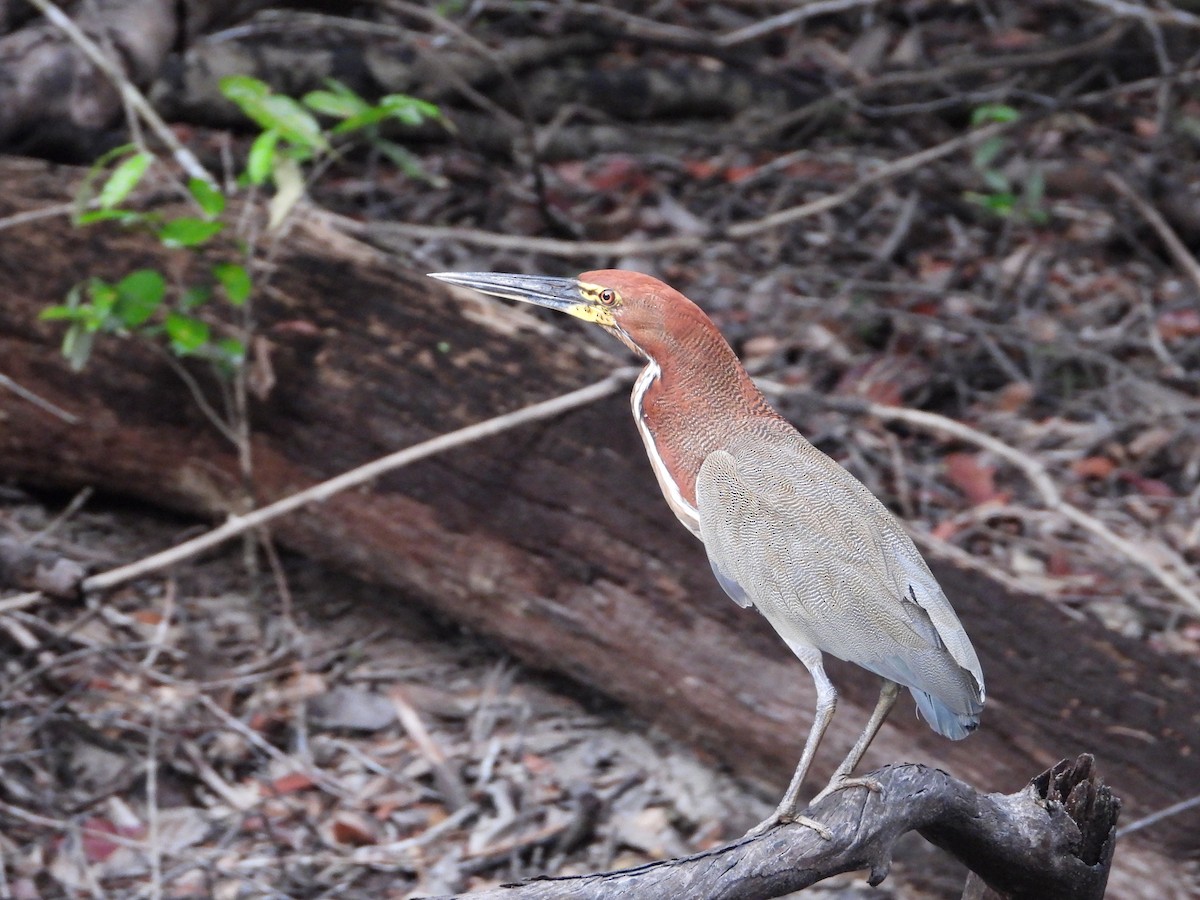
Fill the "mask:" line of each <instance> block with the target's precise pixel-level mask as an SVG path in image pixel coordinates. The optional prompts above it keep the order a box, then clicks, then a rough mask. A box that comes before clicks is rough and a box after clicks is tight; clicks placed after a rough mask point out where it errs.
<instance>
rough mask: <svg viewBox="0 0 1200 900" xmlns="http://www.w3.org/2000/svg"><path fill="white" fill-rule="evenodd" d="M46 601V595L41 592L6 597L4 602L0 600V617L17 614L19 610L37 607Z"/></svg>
mask: <svg viewBox="0 0 1200 900" xmlns="http://www.w3.org/2000/svg"><path fill="white" fill-rule="evenodd" d="M44 599H46V595H45V594H43V593H42V592H41V591H26V592H25V593H24V594H13V595H12V596H11V597H5V598H4V599H3V600H0V616H2V615H4V614H5V613H10V612H15V611H16V610H18V609H26V608H28V607H30V606H35V605H36V604H38V603H41V602H42V601H43V600H44Z"/></svg>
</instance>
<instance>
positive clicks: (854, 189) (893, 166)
mask: <svg viewBox="0 0 1200 900" xmlns="http://www.w3.org/2000/svg"><path fill="white" fill-rule="evenodd" d="M1019 122H1020V120H1016V121H1013V122H994V123H993V124H991V125H987V126H985V127H983V128H977V129H975V130H974V131H971V132H969V133H967V134H964V135H961V136H960V137H956V138H951V139H950V140H948V141H943V142H942V143H940V144H936V145H934V146H933V147H927V148H925V149H924V150H918V151H917V152H916V153H912V154H910V155H908V156H904V157H901V158H900V159H896V160H892V161H891V162H887V163H884V164H883V165H881V166H880V167H879V168H878V169H876V170H875V171H874V172H871V173H870V174H869V175H865V176H863V177H862V178H860V179H859V180H858V181H856V182H854V183H853V184H851V185H848V186H847V187H845V188H843V189H842V190H840V191H837V192H836V193H833V194H828V195H826V196H824V197H820V198H818V199H816V200H811V201H809V202H808V203H801V204H800V205H799V206H791V207H788V208H787V209H781V210H779V211H778V212H775V213H771V214H770V215H767V216H763V217H762V218H760V219H753V220H750V221H747V222H737V223H735V224H733V225H730V226H729V227H728V228H726V229H725V230H723V231H721V232H720V233H717V234H712V235H700V234H684V235H674V236H671V237H662V238H631V239H627V240H620V241H564V240H558V239H555V238H539V237H530V236H527V235H512V234H497V233H495V232H491V231H483V230H481V229H478V228H457V227H454V226H445V225H414V224H410V223H406V222H380V223H374V224H370V225H364V224H363V223H361V222H355V221H354V220H352V219H349V218H347V217H344V216H338V215H336V214H333V213H329V212H324V211H322V212H319V213H315V215H316V217H317V218H318V219H323V220H325V221H326V222H328V223H329V224H330V225H331V226H333V227H336V228H337V229H339V230H341V231H344V232H346V233H348V234H364V233H365V234H377V235H396V236H399V237H404V238H418V239H421V240H436V239H443V240H455V241H461V242H462V243H466V244H473V245H475V246H483V247H494V248H497V249H502V250H521V251H526V252H529V253H545V254H548V255H551V256H557V257H560V258H566V259H570V258H575V257H586V258H591V257H596V256H617V257H619V256H627V255H630V254H637V255H639V256H654V255H662V254H667V253H674V252H677V251H680V250H692V249H696V248H698V247H700V246H702V245H703V244H704V243H705V242H706V241H711V240H722V239H724V240H733V241H741V240H746V239H749V238H753V237H757V236H758V235H760V234H761V233H762V232H764V231H769V230H770V229H772V228H778V227H780V226H781V225H791V224H792V223H793V222H798V221H799V220H801V219H807V218H810V217H812V216H815V215H818V214H820V213H823V212H829V211H830V210H832V209H836V208H837V207H839V206H842V205H843V204H845V203H848V202H850V201H851V200H853V199H854V198H855V197H857V196H858V195H859V194H860V193H861V192H862V191H864V190H866V189H867V188H869V187H873V186H875V185H878V184H879V183H881V182H884V181H887V180H889V179H891V178H895V177H897V176H899V175H905V174H907V173H909V172H912V171H915V170H916V169H919V168H921V166H924V165H926V164H928V163H931V162H933V161H934V160H938V159H941V158H942V157H944V156H949V155H951V154H952V153H957V152H958V151H960V150H965V149H968V148H970V147H974V146H975V145H976V144H979V143H981V142H983V141H986V140H987V139H988V138H991V137H994V136H996V135H998V134H1002V133H1004V132H1006V131H1009V130H1011V129H1012V128H1014V127H1016V126H1017V125H1018V124H1019Z"/></svg>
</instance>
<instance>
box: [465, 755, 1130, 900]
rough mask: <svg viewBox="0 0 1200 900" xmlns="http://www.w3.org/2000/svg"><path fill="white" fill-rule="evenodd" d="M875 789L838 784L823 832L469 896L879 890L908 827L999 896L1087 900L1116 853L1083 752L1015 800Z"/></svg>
mask: <svg viewBox="0 0 1200 900" xmlns="http://www.w3.org/2000/svg"><path fill="white" fill-rule="evenodd" d="M870 777H871V778H872V779H874V780H876V781H878V783H879V785H880V786H881V788H882V791H880V792H879V793H875V792H872V791H864V790H860V789H849V790H845V791H841V792H839V793H836V794H832V795H831V796H829V797H826V798H825V799H824V800H823V801H821V802H820V803H818V804H817V805H816V806H813V807H811V808H810V809H808V810H807V812H806V814H807V815H809V816H812V817H813V818H815V819H817V820H818V821H821V822H823V823H825V824H826V825H827V826H828V827H829V829H830V830H831V831H832V832H833V834H834V837H833V840H831V841H825V840H823V839H822V838H821V837H820V836H819V835H818V834H817V833H816V832H815V831H813V830H812V829H811V828H807V827H805V826H802V825H786V826H780V827H777V828H774V829H772V830H771V831H768V832H767V833H766V834H763V835H760V836H758V837H755V838H748V839H747V838H743V839H742V840H740V841H735V842H734V843H732V844H726V845H725V846H723V847H719V848H717V849H715V850H711V851H707V852H705V853H698V854H695V855H694V856H687V857H683V858H680V859H672V860H667V861H664V862H656V863H650V864H649V865H645V866H639V867H636V868H633V869H626V870H624V871H618V872H602V873H597V874H592V875H581V876H572V877H566V878H545V879H536V880H532V881H527V882H522V883H520V884H508V885H502V886H501V887H498V888H493V889H491V890H487V891H480V892H478V893H473V894H471V895H470V896H471V897H472V898H477V900H542V898H546V900H549V898H556V900H561V898H571V900H607V898H616V897H634V896H635V897H638V898H641V900H655V898H664V900H666V898H675V897H713V898H718V897H736V898H738V900H766V898H770V897H779V896H782V895H784V894H789V893H791V892H793V891H798V890H801V889H803V888H805V887H808V886H809V885H812V884H815V883H817V882H818V881H821V880H823V879H825V878H829V877H830V876H832V875H836V874H839V873H841V872H852V871H855V870H859V869H868V870H869V871H870V873H871V874H870V879H869V880H870V883H871V884H872V885H878V884H880V883H881V882H882V881H883V880H884V878H886V877H887V874H888V870H889V869H890V867H891V859H892V847H893V846H894V845H895V843H896V840H897V839H898V838H899V837H900V836H901V835H903V834H905V833H907V832H909V831H918V832H920V833H921V834H922V835H924V836H925V837H926V838H928V839H929V840H930V841H932V842H933V843H935V844H937V845H938V846H939V847H942V848H943V849H945V850H946V851H948V852H949V853H951V854H952V855H954V856H955V857H957V858H958V859H959V860H960V861H961V862H963V863H965V864H966V865H967V866H968V867H969V868H970V869H971V870H972V871H973V872H976V873H977V874H978V875H980V876H981V877H982V878H983V880H984V881H985V882H986V883H987V884H988V885H989V886H991V887H992V888H993V889H994V890H996V891H998V892H999V893H1000V894H1001V895H1002V896H1004V897H1006V898H1010V900H1034V898H1045V897H1055V898H1058V900H1099V898H1102V897H1103V896H1104V890H1105V886H1106V884H1107V882H1108V869H1109V866H1110V865H1111V863H1112V856H1113V850H1114V849H1115V847H1116V822H1117V816H1118V814H1119V813H1120V809H1121V803H1120V801H1119V800H1118V799H1117V798H1116V797H1114V796H1113V794H1112V791H1111V790H1110V789H1109V788H1108V787H1107V786H1106V785H1105V784H1104V783H1103V782H1102V781H1101V780H1100V778H1099V777H1098V776H1097V774H1096V772H1095V769H1094V767H1093V760H1092V757H1091V756H1089V755H1087V754H1084V755H1081V756H1080V757H1078V758H1077V759H1076V760H1074V761H1073V762H1072V761H1070V760H1063V761H1062V762H1060V763H1058V764H1057V765H1056V766H1054V767H1053V768H1051V769H1048V770H1047V771H1045V772H1043V773H1042V774H1041V775H1039V776H1037V777H1036V778H1034V779H1033V780H1032V781H1030V782H1029V784H1028V785H1026V786H1025V787H1024V788H1023V789H1022V790H1020V791H1018V792H1016V793H1015V794H981V793H979V792H977V791H976V790H975V789H973V788H972V787H971V786H970V785H967V784H965V783H964V782H962V781H959V780H958V779H956V778H952V777H950V776H949V775H947V774H946V773H945V772H942V771H941V770H939V769H931V768H929V767H927V766H922V765H915V764H911V763H907V764H903V765H895V766H887V767H885V768H883V769H880V770H879V771H877V772H874V773H872V774H871V776H870Z"/></svg>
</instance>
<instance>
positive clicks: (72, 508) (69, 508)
mask: <svg viewBox="0 0 1200 900" xmlns="http://www.w3.org/2000/svg"><path fill="white" fill-rule="evenodd" d="M93 493H95V489H94V488H91V487H85V488H83V489H82V490H80V491H79V492H78V493H77V494H76V495H75V496H74V497H72V498H71V502H70V503H68V504H67V505H66V506H65V507H64V508H63V511H62V512H60V513H59V514H58V515H57V516H55V517H54V518H53V519H52V520H51V521H50V524H49V525H47V526H46V527H45V528H43V529H42V530H41V531H39V532H37V533H36V534H34V535H33V536H32V537H31V538H30V539H29V540H28V541H27V542H26V546H27V547H36V546H37V545H38V544H40V543H42V541H44V540H46V538H48V537H51V536H53V534H54V532H56V531H58V529H60V528H62V526H63V525H64V524H66V523H67V522H69V521H70V520H71V519H72V517H74V515H75V513H77V512H79V510H81V509H82V508H83V505H84V504H85V503H87V502H88V501H89V500H90V499H92V494H93Z"/></svg>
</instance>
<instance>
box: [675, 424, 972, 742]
mask: <svg viewBox="0 0 1200 900" xmlns="http://www.w3.org/2000/svg"><path fill="white" fill-rule="evenodd" d="M753 437H754V439H753V440H745V441H742V442H740V443H737V444H734V445H732V446H731V447H729V448H728V450H718V451H716V452H714V453H712V454H710V455H709V456H708V458H707V459H706V460H705V461H704V464H703V465H702V466H701V469H700V473H699V476H698V478H697V481H696V506H697V510H698V512H699V517H700V536H701V539H702V540H703V541H704V545H705V549H706V550H707V551H708V557H709V562H710V564H711V565H712V568H713V571H714V573H716V576H717V579H718V581H720V583H721V585H722V587H724V588H725V590H726V592H727V593H728V594H729V595H730V596H731V597H732V598H733V599H734V600H735V601H737V602H738V603H740V604H741V605H743V606H749V605H754V606H755V607H757V608H758V609H759V611H760V612H762V613H763V615H764V616H766V618H767V620H768V621H769V622H770V623H771V624H772V626H774V628H775V630H776V631H778V632H779V634H780V635H781V636H782V637H783V638H784V640H785V641H788V642H789V644H792V643H798V644H803V645H806V646H810V647H815V648H817V649H819V650H822V651H825V652H828V653H831V654H833V655H834V656H837V657H840V658H841V659H845V660H848V661H850V662H854V663H856V664H858V665H860V666H862V667H863V668H865V669H868V670H870V671H872V672H875V673H876V674H878V675H880V676H881V677H884V678H888V679H891V680H892V681H896V682H898V683H900V684H903V685H905V686H907V687H909V688H910V689H911V690H912V691H913V695H914V696H915V697H916V699H917V703H918V706H919V707H920V709H921V711H922V713H923V714H924V715H925V718H926V719H927V720H928V721H929V723H930V724H931V725H932V726H933V727H934V728H935V730H937V731H939V732H941V733H942V734H945V735H946V736H948V737H955V738H957V737H964V736H965V735H966V734H967V733H968V732H969V731H970V730H971V729H972V728H973V727H974V725H975V724H977V723H978V717H979V712H980V710H981V709H982V705H983V698H984V690H983V674H982V671H981V669H980V665H979V659H978V657H977V656H976V654H975V650H974V648H973V647H972V646H971V642H970V640H969V639H968V637H967V635H966V632H965V631H964V630H963V627H962V625H961V624H960V623H959V621H958V617H957V616H956V615H955V614H954V610H953V609H952V608H951V606H950V602H949V601H948V600H947V599H946V595H945V594H944V593H943V592H942V590H941V588H940V587H939V586H938V584H937V581H936V580H935V579H934V577H933V575H932V573H931V572H930V571H929V568H928V566H927V565H926V564H925V561H924V560H923V559H922V558H921V555H920V553H919V552H918V551H917V548H916V547H915V546H914V545H913V542H912V540H911V539H910V538H909V537H908V535H907V534H905V532H904V530H903V529H902V528H901V526H900V524H899V522H897V521H896V519H895V517H894V516H892V514H891V513H890V512H889V511H888V510H887V508H886V507H885V506H884V505H883V504H882V503H880V502H879V500H877V499H876V498H875V496H874V495H873V494H871V492H870V491H868V490H867V489H866V488H865V487H864V486H863V485H862V484H861V483H860V482H859V481H858V480H857V479H855V478H854V477H853V476H852V475H850V473H849V472H847V471H846V470H845V469H843V468H842V467H841V466H839V465H838V464H837V463H835V462H834V461H833V460H831V459H830V458H829V457H827V456H826V455H825V454H823V453H821V452H820V451H819V450H817V449H816V448H815V447H813V446H812V445H811V444H809V443H808V442H807V441H805V440H804V439H803V438H802V437H801V436H800V435H799V434H798V433H797V432H795V431H793V430H791V429H790V427H789V428H788V430H787V432H781V433H779V434H769V435H763V434H761V433H756V434H755V435H754V436H753Z"/></svg>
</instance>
